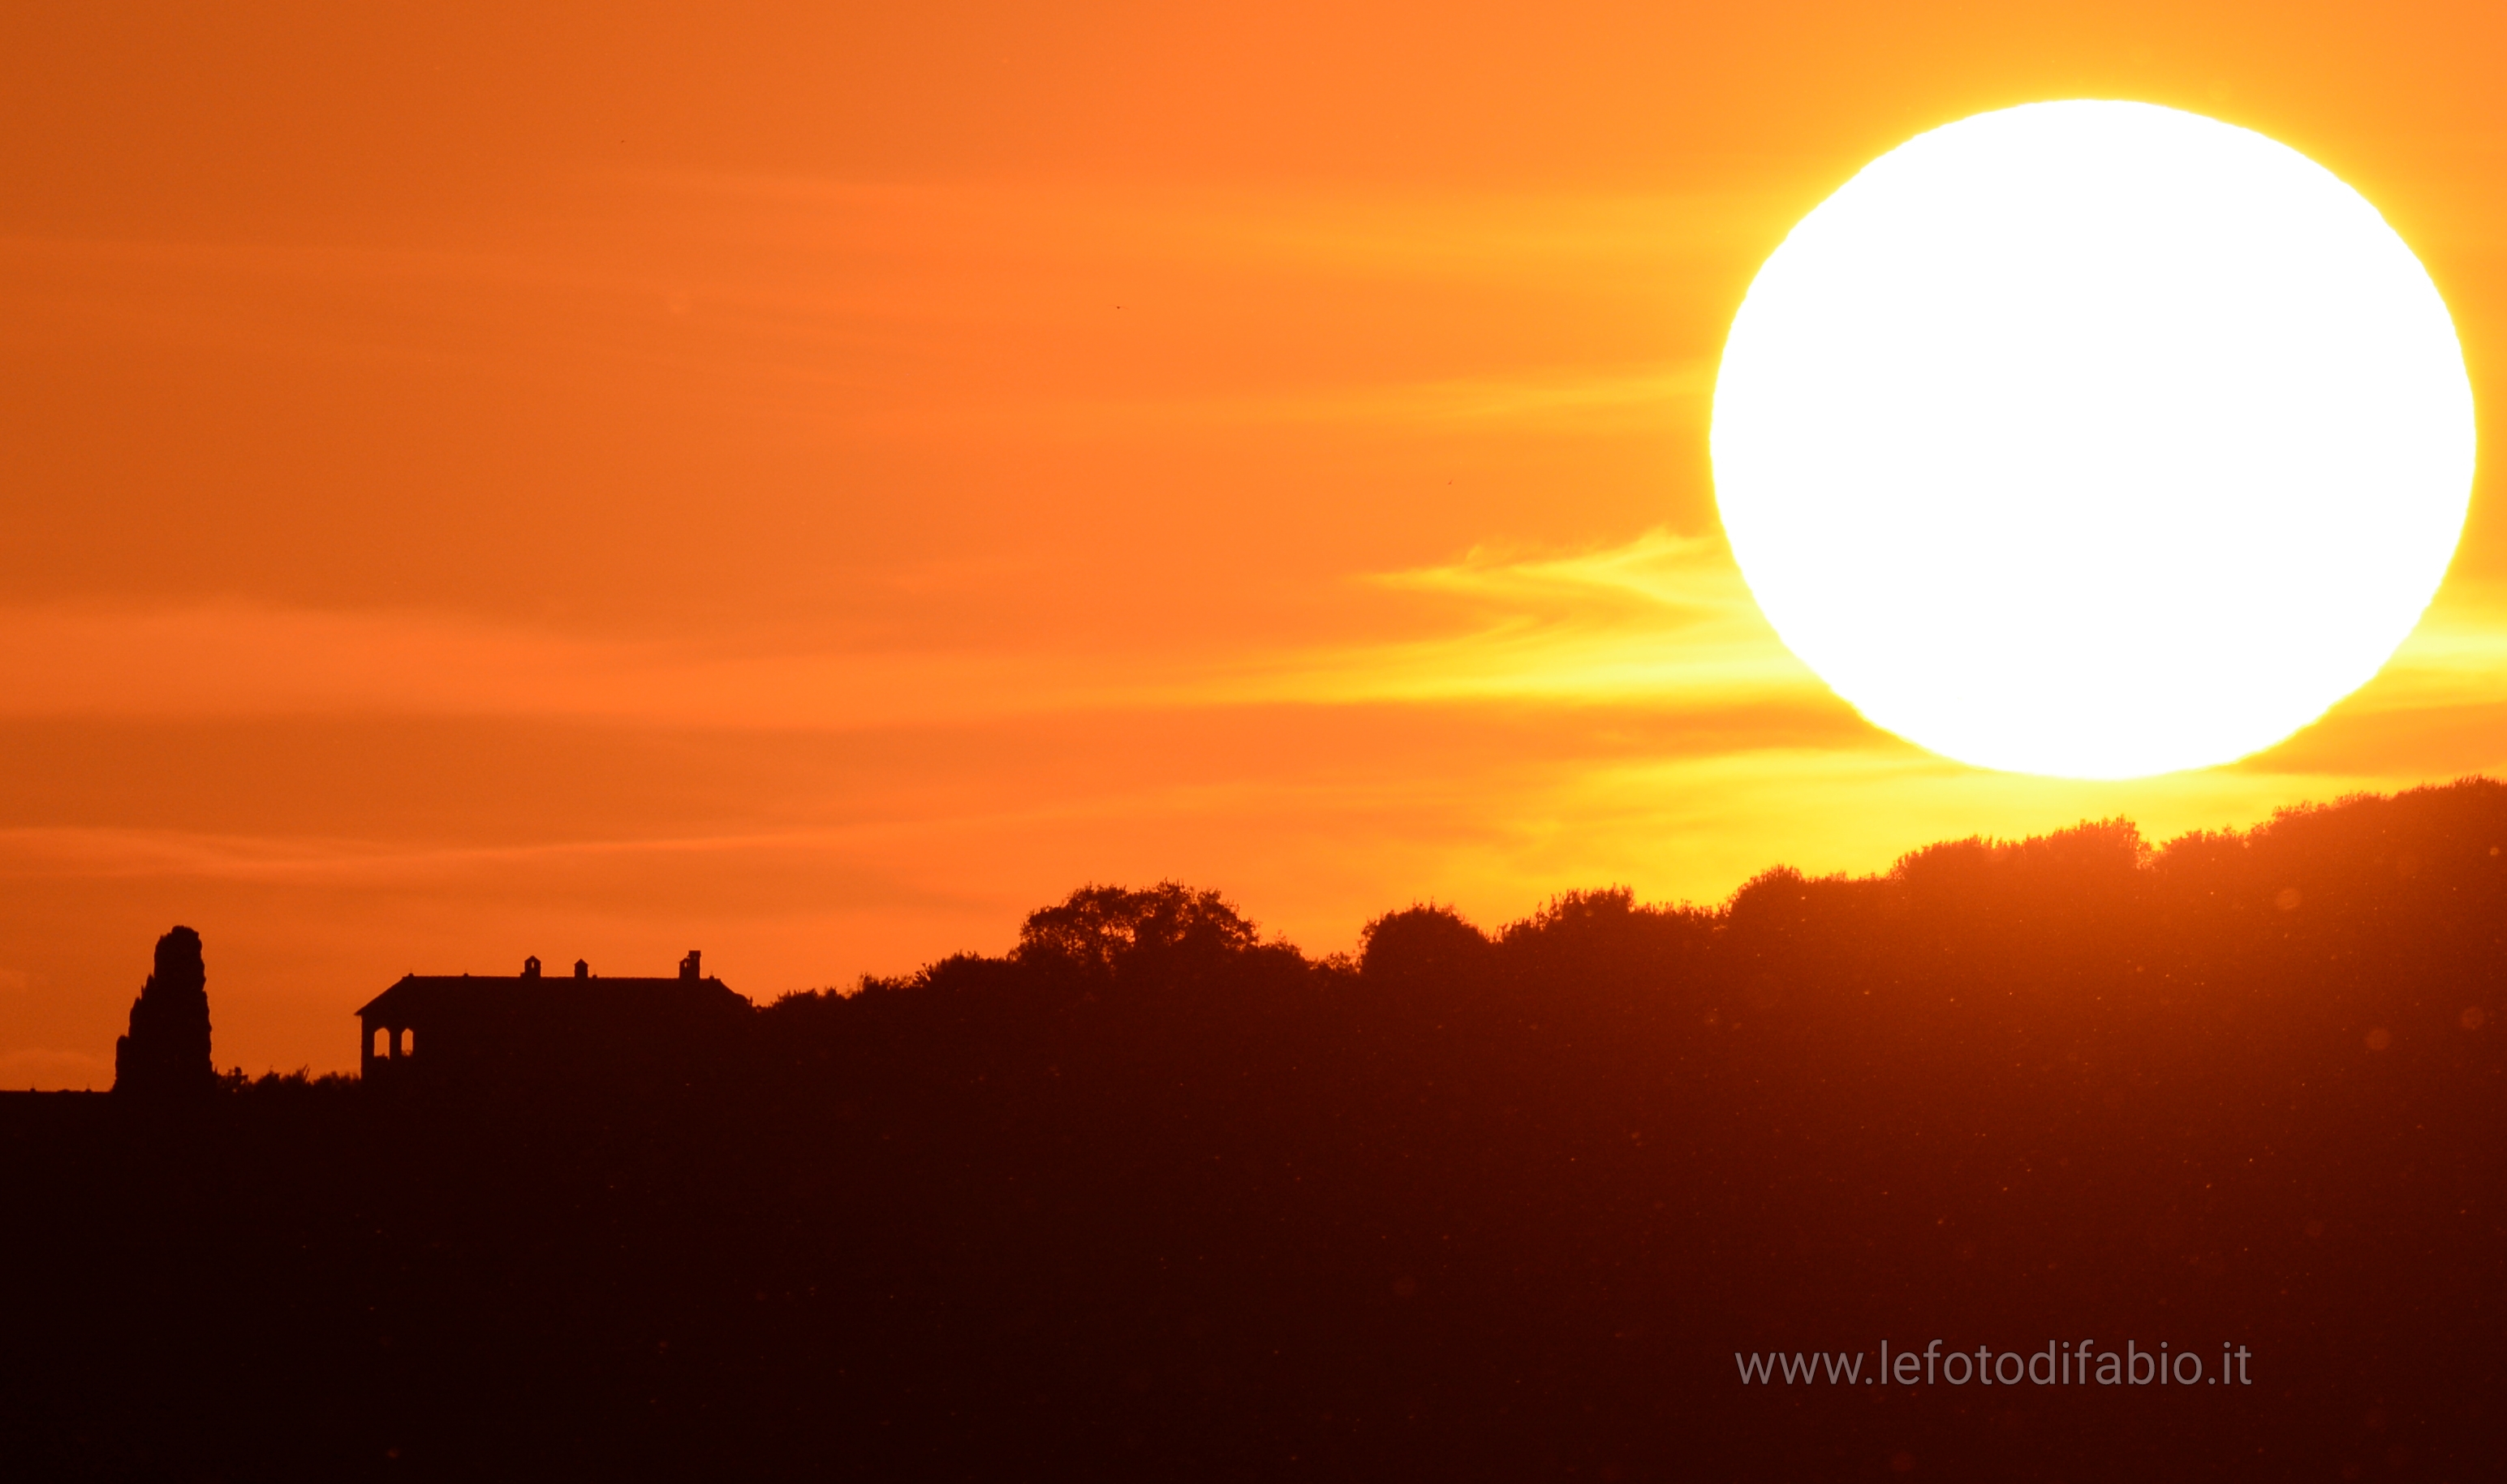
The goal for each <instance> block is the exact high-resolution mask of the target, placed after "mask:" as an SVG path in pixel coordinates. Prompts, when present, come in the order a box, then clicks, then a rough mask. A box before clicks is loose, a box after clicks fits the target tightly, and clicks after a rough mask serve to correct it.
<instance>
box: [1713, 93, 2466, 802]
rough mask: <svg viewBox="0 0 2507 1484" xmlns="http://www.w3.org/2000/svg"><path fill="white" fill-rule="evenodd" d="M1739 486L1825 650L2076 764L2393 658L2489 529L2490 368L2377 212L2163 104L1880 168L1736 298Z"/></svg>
mask: <svg viewBox="0 0 2507 1484" xmlns="http://www.w3.org/2000/svg"><path fill="white" fill-rule="evenodd" d="M1713 451H1714V462H1715V482H1716V498H1717V502H1718V504H1719V506H1720V507H1721V509H1722V512H1723V518H1724V525H1725V528H1726V533H1727V534H1728V535H1729V537H1730V539H1731V544H1732V550H1733V554H1734V556H1735V557H1736V558H1737V559H1738V560H1739V561H1740V564H1741V569H1742V573H1743V575H1744V576H1745V577H1746V578H1747V579H1748V581H1749V585H1750V589H1751V592H1752V594H1753V595H1754V596H1755V597H1757V598H1758V600H1759V603H1760V606H1761V607H1762V610H1763V611H1764V612H1765V614H1766V616H1767V618H1768V621H1769V622H1770V623H1772V624H1773V625H1774V627H1775V629H1776V632H1777V633H1779V634H1780V635H1781V636H1782V637H1783V639H1784V641H1785V642H1786V644H1787V645H1789V646H1790V647H1791V648H1792V649H1793V650H1794V652H1795V653H1796V654H1798V655H1799V656H1800V657H1801V659H1802V660H1803V661H1804V662H1805V663H1806V664H1808V665H1809V666H1810V667H1811V669H1813V670H1816V671H1818V673H1819V674H1820V676H1821V677H1822V678H1823V679H1825V680H1827V681H1828V682H1829V684H1830V685H1831V686H1833V687H1834V688H1835V690H1836V692H1837V693H1838V694H1839V695H1841V696H1843V697H1844V698H1845V699H1846V700H1847V701H1848V702H1850V703H1852V704H1853V705H1854V706H1856V708H1857V709H1859V710H1861V711H1862V712H1863V714H1864V715H1865V716H1867V717H1869V718H1870V719H1871V721H1873V722H1875V723H1877V724H1878V725H1880V726H1882V727H1885V728H1887V729H1888V730H1890V731H1892V732H1895V733H1897V734H1899V735H1900V736H1902V737H1905V738H1907V739H1908V740H1909V741H1911V742H1916V743H1918V744H1920V745H1922V746H1925V747H1928V748H1931V749H1932V750H1934V751H1936V752H1940V753H1943V754H1944V755H1946V756H1948V757H1952V758H1955V759H1958V760H1960V761H1962V762H1968V763H1974V764H1977V765H1980V766H1982V767H1988V768H1997V769H2003V770H2007V771H2011V772H2017V773H2035V774H2048V775H2054V776H2060V777H2068V778H2137V777H2143V776H2146V775H2151V774H2158V773H2165V772H2171V771H2174V770H2178V769H2184V768H2197V767H2203V766H2207V765H2210V764H2214V763H2222V762H2227V761H2229V760H2231V759H2233V758H2237V757H2241V756H2244V755H2245V754H2247V753H2250V752H2253V751H2256V750H2258V749H2260V748H2263V747H2266V746H2269V745H2271V743H2272V742H2277V741H2279V740H2280V739H2281V738H2283V737H2286V736H2288V735H2289V734H2290V733H2291V732H2293V731H2296V730H2297V729H2298V728H2300V727H2302V726H2305V725H2306V724H2307V722H2309V721H2311V720H2313V719H2314V718H2315V717H2317V716H2318V715H2320V714H2322V713H2323V711H2324V709H2325V708H2326V707H2327V706H2331V705H2332V704H2333V703H2334V702H2336V701H2338V700H2340V699H2341V698H2342V697H2343V696H2344V695H2346V694H2348V693H2349V692H2350V691H2352V690H2354V689H2356V688H2357V687H2358V686H2360V685H2361V684H2363V683H2365V682H2366V681H2367V680H2368V679H2369V677H2370V676H2372V675H2374V674H2375V673H2376V672H2377V670H2378V669H2379V667H2380V666H2381V665H2382V664H2383V663H2384V661H2385V659H2386V658H2387V656H2389V655H2390V654H2392V653H2393V651H2394V648H2395V646H2397V645H2398V644H2400V643H2401V642H2402V640H2403V639H2404V638H2405V637H2406V636H2407V635H2408V634H2409V633H2411V631H2412V628H2413V626H2414V624H2416V622H2417V621H2418V619H2419V615H2420V612H2421V610H2422V609H2423V608H2424V607H2426V606H2427V603H2428V600H2429V598H2430V597H2431V596H2432V595H2433V594H2434V593H2435V591H2436V589H2437V585H2438V582H2439V580H2440V579H2441V578H2442V577H2443V576H2444V575H2445V572H2446V567H2447V563H2448V561H2450V560H2451V558H2452V554H2453V551H2454V544H2455V540H2456V538H2457V536H2458V535H2459V534H2460V532H2461V530H2462V526H2463V518H2464V511H2465V505H2466V502H2467V501H2468V499H2469V497H2470V492H2471V480H2472V463H2473V423H2472V390H2471V385H2470V382H2469V380H2467V378H2466V376H2465V373H2464V367H2463V355H2462V350H2461V347H2460V346H2459V345H2458V344H2457V343H2456V340H2455V336H2454V327H2453V323H2452V320H2450V319H2449V318H2448V315H2447V311H2446V306H2445V304H2444V303H2443V302H2442V301H2441V300H2440V298H2439V297H2438V293H2437V289H2436V286H2435V285H2434V284H2432V283H2431V282H2430V280H2429V277H2428V274H2427V272H2426V271H2424V270H2422V269H2421V267H2420V265H2419V262H2418V260H2417V259H2416V258H2415V257H2413V255H2412V252H2411V249H2410V248H2408V247H2407V246H2405V245H2404V243H2403V241H2402V239H2401V238H2400V237H2398V236H2396V235H2395V234H2394V232H2393V231H2392V229H2391V228H2389V227H2387V226H2386V225H2385V222H2384V220H2383V218H2382V217H2380V216H2379V215H2378V213H2377V211H2376V208H2375V207H2373V206H2371V205H2370V204H2369V203H2368V202H2367V201H2366V200H2365V199H2362V198H2361V197H2360V196H2359V195H2358V193H2356V192H2354V191H2352V190H2351V189H2350V188H2349V187H2348V186H2345V185H2343V183H2342V182H2341V181H2340V180H2339V179H2337V178H2335V177H2334V176H2333V175H2332V174H2331V173H2330V172H2328V171H2326V170H2325V169H2323V168H2322V167H2321V166H2319V165H2317V164H2315V163H2312V162H2310V161H2308V160H2307V158H2306V157H2304V156H2302V155H2300V154H2298V153H2297V152H2296V151H2294V150H2291V149H2289V148H2287V147H2285V146H2283V145H2280V144H2277V143H2275V142H2273V141H2272V140H2270V139H2267V138H2265V137H2264V136H2263V135H2261V134H2257V133H2254V132H2252V131H2250V130H2247V129H2242V128H2237V127H2233V126H2230V125H2226V124H2222V123H2219V122H2217V121H2215V120H2211V119H2205V118H2200V117H2198V116H2196V115H2193V114H2187V113H2181V112H2178V111H2176V110H2173V109H2166V108H2160V107H2155V106H2152V105H2149V104H2141V103H2119V102H2064V103H2039V104H2031V105H2028V106H2026V107H2021V108H2012V109H2005V110H2002V111H2000V112H1996V113H1989V114H1980V115H1979V116H1977V117H1975V118H1971V119H1967V120H1964V121H1962V122H1960V123H1957V124H1953V125H1949V126H1947V127H1943V128H1939V129H1935V130H1933V131H1932V132H1930V133H1927V134H1923V135H1920V136H1918V137H1917V138H1915V139H1913V140H1911V141H1909V142H1908V143H1907V144H1905V145H1902V146H1900V147H1899V148H1898V149H1896V150H1893V151H1891V152H1890V153H1888V154H1887V155H1884V156H1882V157H1881V158H1880V159H1878V160H1876V161H1874V162H1872V163H1871V164H1870V165H1868V166H1866V167H1865V168H1864V169H1863V171H1862V172H1861V173H1860V174H1858V175H1856V176H1855V177H1854V178H1853V179H1852V180H1851V181H1849V182H1847V183H1846V184H1845V186H1844V187H1843V188H1841V189H1840V190H1838V191H1837V192H1836V194H1835V195H1834V196H1832V197H1830V198H1829V199H1827V200H1826V201H1824V202H1822V203H1821V205H1820V206H1819V207H1818V209H1816V210H1814V211H1813V212H1811V214H1810V215H1808V216H1807V217H1804V218H1803V219H1802V221H1801V222H1800V223H1799V224H1798V226H1796V227H1795V229H1794V230H1793V232H1792V234H1791V235H1788V236H1787V237H1786V239H1785V241H1784V243H1783V245H1781V246H1780V247H1778V248H1777V250H1776V251H1775V253H1774V254H1773V255H1772V256H1771V257H1769V258H1768V260H1767V262H1766V264H1765V266H1764V267H1762V269H1761V270H1760V271H1759V275H1758V277H1757V279H1756V280H1755V281H1753V283H1752V284H1751V286H1750V292H1749V295H1748V297H1747V298H1746V299H1745V300H1744V302H1743V304H1742V306H1741V309H1740V312H1739V313H1738V315H1736V316H1735V317H1734V320H1733V323H1732V330H1731V334H1730V337H1729V339H1728V341H1727V343H1726V346H1725V352H1724V362H1723V367H1722V369H1721V371H1720V373H1719V374H1718V378H1717V381H1716V388H1715V415H1714V432H1713Z"/></svg>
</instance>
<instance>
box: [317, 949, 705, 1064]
mask: <svg viewBox="0 0 2507 1484" xmlns="http://www.w3.org/2000/svg"><path fill="white" fill-rule="evenodd" d="M753 1008H754V1007H752V1006H751V1005H750V1004H749V1002H748V1001H747V1000H746V999H745V998H743V997H742V996H741V995H738V994H735V993H734V992H733V991H732V990H731V989H729V988H728V987H726V986H725V985H724V984H723V982H722V981H721V980H719V979H715V978H712V977H710V976H707V975H702V974H701V973H700V972H699V955H698V953H697V951H696V950H694V949H690V950H689V951H688V956H687V957H686V958H685V959H680V960H679V972H678V974H677V975H676V976H675V977H672V978H667V979H665V978H634V979H607V978H601V977H599V976H598V975H595V974H594V973H593V972H592V968H591V965H590V964H588V963H586V962H584V961H583V960H582V959H576V960H575V964H574V974H573V976H572V977H571V978H566V979H556V978H549V977H546V976H543V975H542V974H541V973H540V960H539V959H537V958H530V959H524V960H523V971H522V972H521V973H519V974H515V975H511V976H507V975H499V974H431V975H429V974H411V975H407V976H406V977H404V978H403V979H402V980H401V981H400V982H399V983H398V984H395V985H393V986H392V987H391V988H390V989H388V990H385V991H383V992H382V994H381V995H376V996H375V997H374V998H373V999H371V1000H368V1001H367V1002H366V1003H365V1005H364V1006H363V1007H361V1008H360V1009H359V1010H358V1011H357V1019H358V1022H359V1025H360V1026H361V1028H362V1032H361V1040H362V1043H363V1044H362V1046H361V1055H360V1056H359V1058H358V1064H359V1067H360V1068H361V1069H362V1071H363V1073H364V1075H365V1077H366V1078H367V1079H368V1080H369V1081H370V1082H375V1083H380V1084H384V1085H403V1086H429V1087H458V1086H486V1085H534V1084H535V1085H563V1084H582V1083H585V1082H594V1083H600V1084H604V1085H614V1086H623V1087H630V1088H635V1087H645V1086H652V1085H660V1084H668V1083H671V1082H675V1081H683V1080H685V1079H686V1078H688V1077H689V1076H691V1075H694V1074H695V1073H696V1072H698V1071H699V1070H701V1069H702V1068H705V1067H706V1066H707V1065H708V1063H709V1062H710V1061H711V1060H712V1059H713V1058H714V1057H715V1056H717V1055H718V1054H719V1053H721V1052H723V1051H724V1050H726V1049H728V1048H730V1047H731V1046H733V1045H734V1044H736V1040H737V1038H738V1037H739V1036H740V1035H741V1034H742V1033H743V1032H745V1030H746V1029H747V1026H748V1024H749V1021H750V1019H751V1018H752V1015H753Z"/></svg>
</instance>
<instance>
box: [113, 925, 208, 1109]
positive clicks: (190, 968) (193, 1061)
mask: <svg viewBox="0 0 2507 1484" xmlns="http://www.w3.org/2000/svg"><path fill="white" fill-rule="evenodd" d="M208 977H209V976H208V969H207V967H206V965H204V964H203V963H202V961H201V959H200V934H199V933H197V932H194V931H193V930H192V929H190V928H188V927H176V928H174V929H173V930H172V931H170V932H168V933H166V934H165V936H164V937H162V938H159V939H158V940H157V969H156V972H155V973H152V974H150V975H149V976H148V982H147V983H146V984H145V985H143V986H141V987H140V991H139V997H138V998H137V999H134V1000H132V1001H131V1003H130V1033H129V1034H127V1035H125V1036H122V1037H120V1038H118V1039H117V1040H115V1041H114V1043H113V1090H114V1091H115V1092H117V1093H122V1094H124V1095H126V1096H129V1097H136V1098H188V1097H197V1096H200V1095H201V1094H204V1093H207V1092H208V1091H210V1090H211V1089H212V1088H214V1087H216V1086H217V1081H218V1073H217V1068H216V1067H215V1065H214V1064H212V1063H211V1062H210V1060H209V992H208Z"/></svg>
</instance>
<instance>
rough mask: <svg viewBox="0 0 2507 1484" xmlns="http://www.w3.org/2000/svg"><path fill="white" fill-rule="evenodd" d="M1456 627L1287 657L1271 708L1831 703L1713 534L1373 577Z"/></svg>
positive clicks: (1254, 693)
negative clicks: (1477, 702)
mask: <svg viewBox="0 0 2507 1484" xmlns="http://www.w3.org/2000/svg"><path fill="white" fill-rule="evenodd" d="M1367 581H1369V582H1370V583H1371V584H1372V585H1374V586H1376V587H1379V588H1382V589H1385V590H1387V591H1390V592H1395V593H1403V594H1410V595H1415V596H1417V597H1420V598H1421V599H1423V600H1425V601H1427V602H1428V603H1430V604H1432V605H1434V606H1435V608H1437V609H1439V610H1441V611H1442V612H1443V613H1445V614H1447V615H1449V616H1450V630H1451V632H1448V633H1444V634H1441V635H1439V636H1436V637H1431V638H1424V639H1415V640H1408V641H1404V642H1400V643H1391V644H1361V645H1353V646H1350V647H1348V648H1345V649H1338V650H1327V651H1321V652H1316V653H1310V654H1303V655H1296V656H1290V657H1284V658H1283V659H1282V660H1280V661H1279V662H1277V663H1276V666H1275V667H1273V668H1271V669H1269V670H1266V671H1264V672H1261V673H1258V674H1256V675H1253V676H1249V677H1246V678H1244V679H1242V680H1240V681H1238V682H1236V684H1237V685H1238V686H1240V687H1241V691H1240V692H1239V693H1240V694H1243V695H1246V696H1248V697H1259V698H1261V699H1265V700H1302V701H1330V702H1359V701H1428V700H1436V701H1445V700H1469V699H1508V700H1536V699H1537V700H1544V701H1550V702H1561V703H1570V704H1575V703H1587V704H1589V703H1615V704H1624V703H1629V702H1644V703H1650V704H1657V705H1663V706H1684V705H1687V706H1730V705H1742V704H1762V703H1764V702H1767V701H1770V700H1777V701H1788V702H1804V703H1812V704H1821V703H1825V704H1829V705H1834V704H1835V703H1834V700H1833V698H1832V697H1831V696H1830V693H1829V692H1828V689H1827V687H1826V686H1824V685H1823V684H1821V682H1820V681H1819V679H1818V677H1817V676H1815V675H1813V674H1812V673H1811V672H1810V670H1808V669H1807V668H1806V667H1804V666H1803V665H1802V664H1801V662H1800V661H1798V660H1797V659H1795V658H1794V656H1793V654H1792V652H1791V651H1789V650H1787V649H1786V648H1785V647H1784V644H1783V643H1782V641H1780V640H1779V639H1778V638H1777V637H1776V635H1775V632H1774V631H1773V630H1771V629H1769V628H1768V627H1767V623H1766V620H1765V619H1764V618H1763V617H1762V616H1761V615H1760V612H1759V607H1758V603H1757V601H1756V600H1755V599H1754V598H1752V597H1751V596H1750V591H1749V588H1748V586H1747V585H1746V584H1745V583H1744V582H1743V581H1742V579H1741V573H1740V570H1739V568H1738V567H1736V566H1734V565H1733V562H1732V559H1731V555H1730V553H1729V552H1728V551H1727V550H1726V547H1725V546H1724V543H1723V542H1722V541H1721V540H1720V539H1716V538H1712V537H1702V536H1681V535H1676V534H1674V533H1672V532H1670V531H1667V530H1661V529H1656V530H1652V531H1649V532H1647V533H1646V534H1644V535H1642V536H1640V537H1638V538H1637V539H1636V540H1634V541H1630V542H1627V543H1625V544H1622V545H1617V546H1611V547H1604V548H1598V549H1595V550H1591V551H1587V552H1581V553H1576V554H1570V555H1529V556H1514V555H1508V554H1505V553H1499V552H1491V551H1486V550H1474V551H1472V552H1471V553H1470V554H1468V555H1466V556H1465V557H1464V558H1463V559H1462V560H1460V561H1454V562H1450V563H1445V564H1441V565H1436V566H1429V567H1422V568H1418V569H1415V570H1411V571H1403V572H1391V573H1385V574H1382V575H1380V576H1376V577H1372V578H1369V579H1367Z"/></svg>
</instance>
